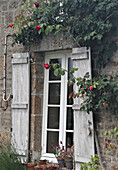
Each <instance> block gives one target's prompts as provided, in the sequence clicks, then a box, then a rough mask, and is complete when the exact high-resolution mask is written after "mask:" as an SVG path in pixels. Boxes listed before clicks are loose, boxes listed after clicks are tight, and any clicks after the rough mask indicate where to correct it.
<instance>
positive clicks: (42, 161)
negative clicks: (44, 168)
mask: <svg viewBox="0 0 118 170" xmlns="http://www.w3.org/2000/svg"><path fill="white" fill-rule="evenodd" d="M46 163H47V160H40V161H39V166H40V165H46Z"/></svg>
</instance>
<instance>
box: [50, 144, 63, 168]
mask: <svg viewBox="0 0 118 170" xmlns="http://www.w3.org/2000/svg"><path fill="white" fill-rule="evenodd" d="M51 145H52V148H51V149H52V152H53V153H54V155H55V157H56V158H57V161H58V164H59V166H60V167H64V166H65V160H64V158H65V149H64V146H63V144H62V141H60V144H59V142H58V146H54V144H53V143H52V144H51Z"/></svg>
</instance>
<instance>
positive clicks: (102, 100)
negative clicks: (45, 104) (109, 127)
mask: <svg viewBox="0 0 118 170" xmlns="http://www.w3.org/2000/svg"><path fill="white" fill-rule="evenodd" d="M49 68H53V69H54V74H55V76H58V75H59V74H61V75H64V74H65V73H66V72H67V70H65V69H62V68H61V67H60V65H59V64H58V63H55V64H53V63H51V64H49ZM77 70H78V68H72V69H71V70H70V73H71V74H72V75H73V73H74V72H75V71H77ZM72 84H76V85H77V86H78V91H72V92H71V93H70V94H69V98H71V97H72V98H81V108H80V109H81V110H87V112H88V113H89V112H90V111H93V112H95V111H98V109H100V108H101V107H104V108H106V109H107V110H110V111H111V112H112V113H117V109H118V75H117V76H115V77H113V76H110V77H108V76H106V75H105V76H103V75H100V76H99V77H97V78H93V79H90V76H89V73H86V74H85V76H84V77H74V76H73V77H72V78H71V79H69V81H68V85H72Z"/></svg>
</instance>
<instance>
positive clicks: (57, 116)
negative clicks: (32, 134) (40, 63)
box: [41, 50, 74, 162]
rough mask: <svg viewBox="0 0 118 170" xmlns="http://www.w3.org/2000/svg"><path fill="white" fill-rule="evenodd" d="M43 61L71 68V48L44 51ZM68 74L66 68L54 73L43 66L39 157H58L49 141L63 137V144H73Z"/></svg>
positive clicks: (58, 140) (55, 143)
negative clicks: (63, 70)
mask: <svg viewBox="0 0 118 170" xmlns="http://www.w3.org/2000/svg"><path fill="white" fill-rule="evenodd" d="M45 63H59V64H61V67H62V68H63V69H66V70H70V69H71V68H72V60H71V50H63V51H55V52H46V53H45ZM70 76H71V75H70V74H69V73H68V72H66V74H65V75H64V76H58V77H56V76H54V74H53V70H51V69H45V73H44V100H43V125H42V158H41V159H47V160H49V161H53V162H56V161H57V160H56V158H55V156H54V154H53V153H52V152H51V143H52V142H53V143H54V145H57V143H58V142H60V141H62V143H63V146H64V147H67V146H68V144H69V146H72V145H73V126H74V125H73V111H72V104H73V101H72V99H69V98H68V96H69V93H70V92H72V90H73V87H72V86H68V85H67V82H68V79H69V78H70Z"/></svg>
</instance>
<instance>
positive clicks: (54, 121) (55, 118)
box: [47, 107, 60, 129]
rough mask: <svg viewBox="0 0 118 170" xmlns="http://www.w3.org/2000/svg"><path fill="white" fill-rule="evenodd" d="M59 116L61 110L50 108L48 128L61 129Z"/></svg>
mask: <svg viewBox="0 0 118 170" xmlns="http://www.w3.org/2000/svg"><path fill="white" fill-rule="evenodd" d="M59 115H60V108H58V107H49V108H48V125H47V127H48V128H51V129H59Z"/></svg>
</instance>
